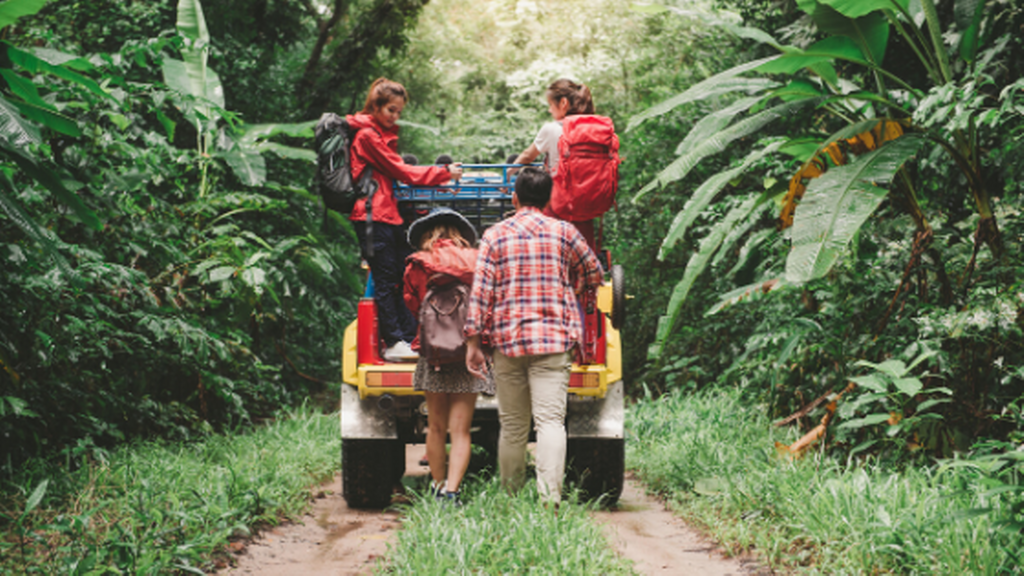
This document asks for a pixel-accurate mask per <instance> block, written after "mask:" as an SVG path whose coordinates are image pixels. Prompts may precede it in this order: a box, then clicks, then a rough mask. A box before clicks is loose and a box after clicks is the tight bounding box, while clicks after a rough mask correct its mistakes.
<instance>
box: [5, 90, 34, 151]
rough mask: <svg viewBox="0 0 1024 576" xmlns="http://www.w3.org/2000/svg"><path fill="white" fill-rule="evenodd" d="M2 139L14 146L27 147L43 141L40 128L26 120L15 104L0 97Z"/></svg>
mask: <svg viewBox="0 0 1024 576" xmlns="http://www.w3.org/2000/svg"><path fill="white" fill-rule="evenodd" d="M0 138H3V139H6V140H7V142H10V143H11V144H12V145H14V146H18V147H21V146H27V145H29V144H38V143H40V142H42V141H43V138H42V136H41V135H40V133H39V126H36V125H35V124H34V123H32V122H29V121H28V120H25V119H24V118H22V116H21V111H20V110H19V109H18V107H17V106H15V105H14V103H13V102H10V101H9V100H7V99H6V98H4V97H2V96H0Z"/></svg>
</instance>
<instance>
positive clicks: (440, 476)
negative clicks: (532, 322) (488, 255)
mask: <svg viewBox="0 0 1024 576" xmlns="http://www.w3.org/2000/svg"><path fill="white" fill-rule="evenodd" d="M475 243H476V230H474V229H473V225H472V224H470V223H469V221H468V220H466V218H465V217H463V216H462V215H461V214H459V213H458V212H456V211H454V210H452V209H450V208H435V209H434V210H433V211H431V212H430V213H429V214H427V215H426V216H424V217H422V218H420V219H419V220H416V221H415V222H413V223H412V225H410V226H409V244H410V245H412V246H415V247H416V248H419V251H418V252H416V253H414V254H413V255H411V256H409V259H408V265H407V266H406V268H405V304H406V305H407V306H408V307H409V310H411V311H412V312H414V313H416V314H418V313H419V311H420V306H421V305H423V300H424V298H425V297H426V295H427V290H428V286H430V285H434V286H443V285H446V284H448V283H450V282H452V281H458V282H461V283H462V284H465V285H466V286H472V285H473V271H474V270H475V268H476V255H477V253H476V249H475V248H473V247H472V246H473V244H475ZM488 376H490V375H489V374H488ZM413 387H414V388H415V389H416V390H422V391H423V392H425V395H426V402H427V423H428V427H427V461H428V462H429V464H430V475H431V476H432V477H433V480H434V482H433V484H432V491H433V492H434V493H435V495H436V496H437V497H438V498H444V499H446V500H447V501H451V502H453V503H454V504H455V505H458V504H459V494H460V491H459V486H460V484H461V483H462V477H463V476H464V475H465V474H466V468H467V467H468V466H469V455H470V451H471V449H472V444H471V439H470V424H472V422H473V411H474V409H475V408H476V395H477V394H478V393H480V392H484V393H485V394H492V395H493V394H494V392H495V387H494V379H493V378H490V377H488V378H487V379H481V378H477V377H476V376H473V375H472V374H470V373H469V370H467V368H466V362H465V359H463V361H461V362H453V363H449V364H440V365H437V366H431V365H430V363H428V362H427V359H426V358H422V357H421V358H420V359H419V362H418V363H417V364H416V374H415V375H414V377H413ZM448 435H450V436H451V442H452V450H451V454H449V455H448V468H447V470H445V437H446V436H448Z"/></svg>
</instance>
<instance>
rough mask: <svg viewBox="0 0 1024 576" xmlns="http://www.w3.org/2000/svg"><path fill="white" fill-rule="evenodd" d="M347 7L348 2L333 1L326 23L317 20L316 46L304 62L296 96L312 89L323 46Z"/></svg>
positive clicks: (346, 10) (308, 7)
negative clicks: (304, 66) (303, 69)
mask: <svg viewBox="0 0 1024 576" xmlns="http://www.w3.org/2000/svg"><path fill="white" fill-rule="evenodd" d="M348 6H349V4H348V0H334V11H333V12H331V17H330V18H328V19H327V20H326V21H321V20H319V19H318V20H317V28H319V34H317V37H316V44H314V45H313V51H312V52H310V54H309V60H306V69H305V71H304V72H303V73H302V79H301V80H299V84H298V86H297V87H296V92H297V93H298V94H304V93H306V92H307V91H308V90H309V89H311V88H312V87H313V79H314V78H315V77H316V70H317V66H318V65H319V64H320V57H321V56H322V55H323V53H324V46H326V45H327V40H328V39H329V38H330V37H331V30H333V29H334V26H335V25H337V24H338V22H339V21H340V20H341V17H342V16H344V15H345V14H346V13H347V12H348ZM311 8H312V6H307V9H311ZM314 13H315V10H314Z"/></svg>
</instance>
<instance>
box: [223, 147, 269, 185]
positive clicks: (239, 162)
mask: <svg viewBox="0 0 1024 576" xmlns="http://www.w3.org/2000/svg"><path fill="white" fill-rule="evenodd" d="M216 156H218V157H221V158H223V159H224V161H226V162H227V163H228V166H230V167H231V170H232V171H233V172H234V173H235V176H237V177H238V179H239V180H240V181H241V182H242V184H245V185H246V186H259V185H261V184H263V183H264V182H266V181H267V164H266V162H265V161H264V160H263V156H260V153H259V152H257V151H255V150H252V149H250V148H241V147H236V148H234V149H233V150H231V151H228V152H220V153H218V154H216Z"/></svg>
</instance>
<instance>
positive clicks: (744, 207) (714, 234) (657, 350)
mask: <svg viewBox="0 0 1024 576" xmlns="http://www.w3.org/2000/svg"><path fill="white" fill-rule="evenodd" d="M768 198H769V196H768V194H767V193H766V194H760V195H752V196H751V197H749V198H748V199H747V200H746V201H745V202H743V203H742V204H740V205H739V206H737V207H735V208H733V209H732V210H731V211H730V212H729V213H728V214H727V215H726V216H725V219H724V220H723V221H722V222H721V223H720V224H718V225H717V226H715V228H714V229H713V230H712V231H711V233H710V234H708V235H707V236H706V237H705V238H704V239H703V240H701V242H700V250H698V251H697V253H696V254H694V255H693V256H691V257H690V261H689V262H688V263H687V264H686V271H685V272H683V278H682V280H680V281H679V283H678V284H676V286H675V288H673V289H672V296H671V297H670V298H669V302H668V308H667V309H666V311H665V315H664V316H662V317H661V318H659V319H658V331H657V334H656V336H655V340H654V344H652V345H651V347H650V348H648V351H647V356H648V358H649V359H652V360H653V359H656V358H658V357H659V356H661V353H662V351H663V350H664V347H665V341H666V340H667V339H668V336H669V334H671V333H672V328H673V327H674V326H675V323H676V320H677V319H678V318H679V311H680V310H682V308H683V302H685V301H686V297H687V296H688V295H689V294H690V289H691V288H693V284H694V282H696V280H697V278H698V277H699V276H700V274H701V272H703V271H704V269H705V268H706V267H707V264H708V262H709V261H710V260H711V257H712V256H714V255H715V252H717V251H718V249H719V248H721V246H722V241H723V240H725V237H726V236H727V235H728V234H729V232H730V231H731V230H732V229H733V228H734V227H735V226H736V225H737V224H738V223H740V222H742V221H744V220H746V219H747V218H749V216H750V214H751V212H753V211H754V210H755V209H756V208H757V207H758V206H760V205H761V204H762V203H764V202H765V201H766V200H767V199H768Z"/></svg>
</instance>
